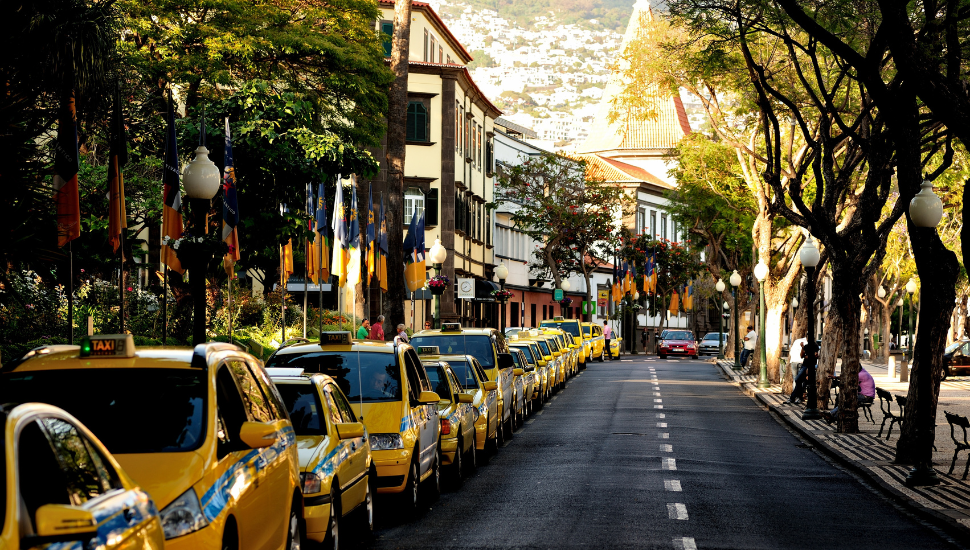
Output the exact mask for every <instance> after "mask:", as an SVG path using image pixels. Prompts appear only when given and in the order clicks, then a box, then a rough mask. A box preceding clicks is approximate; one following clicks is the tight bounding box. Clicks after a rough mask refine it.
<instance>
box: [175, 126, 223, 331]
mask: <svg viewBox="0 0 970 550" xmlns="http://www.w3.org/2000/svg"><path fill="white" fill-rule="evenodd" d="M204 128H205V126H204V123H203V129H204ZM203 131H204V130H203ZM221 184H222V174H220V173H219V168H218V167H217V166H216V165H215V163H213V162H212V161H211V160H209V150H208V149H206V148H205V146H204V145H199V147H198V148H196V150H195V158H194V159H192V160H191V161H190V162H189V163H188V164H187V165H186V166H185V170H183V171H182V185H183V186H184V187H185V196H186V197H188V199H189V201H190V203H191V204H192V217H193V218H194V221H193V231H194V232H195V237H196V238H201V237H202V236H203V235H205V234H206V224H205V220H206V214H208V213H209V207H210V206H211V205H212V197H215V196H216V193H218V192H219V186H220V185H221ZM207 255H209V254H207V253H204V252H199V254H198V257H196V258H192V259H191V260H190V262H191V265H190V266H189V273H190V274H191V277H190V278H189V285H190V286H191V288H192V303H193V312H192V345H194V346H195V345H198V344H201V343H203V342H205V339H206V338H205V306H206V298H205V270H206V266H207V265H208V264H209V260H210V259H211V256H210V257H206V256H207Z"/></svg>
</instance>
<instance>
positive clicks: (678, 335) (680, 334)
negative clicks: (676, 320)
mask: <svg viewBox="0 0 970 550" xmlns="http://www.w3.org/2000/svg"><path fill="white" fill-rule="evenodd" d="M693 339H694V335H693V334H692V333H691V332H690V331H689V330H672V331H670V332H668V333H667V335H666V336H664V340H693Z"/></svg>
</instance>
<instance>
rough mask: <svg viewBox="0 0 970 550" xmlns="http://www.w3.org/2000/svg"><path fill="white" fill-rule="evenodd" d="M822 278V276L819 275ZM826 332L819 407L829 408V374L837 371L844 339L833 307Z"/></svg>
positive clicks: (820, 362)
mask: <svg viewBox="0 0 970 550" xmlns="http://www.w3.org/2000/svg"><path fill="white" fill-rule="evenodd" d="M819 279H822V277H819ZM824 318H825V332H824V333H823V334H822V351H821V353H819V356H818V375H817V376H816V377H815V382H816V386H817V387H818V405H817V406H818V409H819V410H822V411H825V410H828V408H829V407H828V401H829V388H831V386H832V384H831V381H830V380H829V378H828V376H829V375H830V374H833V373H834V372H835V362H836V360H837V359H838V356H839V343H840V341H841V340H842V320H841V319H840V318H839V316H838V315H836V314H835V310H834V309H832V310H830V311H829V313H827V314H826V315H825V317H824Z"/></svg>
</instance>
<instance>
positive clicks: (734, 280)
mask: <svg viewBox="0 0 970 550" xmlns="http://www.w3.org/2000/svg"><path fill="white" fill-rule="evenodd" d="M728 282H729V283H731V298H733V299H734V368H735V369H740V368H741V362H740V359H741V350H739V349H738V338H739V337H740V336H741V333H740V332H739V331H740V330H741V327H739V326H738V325H739V322H738V285H740V284H741V275H739V274H738V270H737V269H735V270H734V273H732V274H731V278H730V279H728Z"/></svg>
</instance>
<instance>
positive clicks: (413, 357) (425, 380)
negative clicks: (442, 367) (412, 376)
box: [405, 348, 431, 391]
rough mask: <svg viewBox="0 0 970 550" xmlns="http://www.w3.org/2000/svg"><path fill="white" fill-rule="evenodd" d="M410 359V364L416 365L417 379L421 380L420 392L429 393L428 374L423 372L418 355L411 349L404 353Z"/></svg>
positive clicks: (429, 382)
mask: <svg viewBox="0 0 970 550" xmlns="http://www.w3.org/2000/svg"><path fill="white" fill-rule="evenodd" d="M405 353H406V354H407V355H408V357H410V358H411V362H412V363H414V364H415V365H417V371H418V379H419V380H421V391H431V381H430V380H428V373H427V372H425V371H424V366H423V365H422V364H421V359H420V358H418V353H417V352H416V351H414V348H411V349H409V350H407V351H406V352H405Z"/></svg>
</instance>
